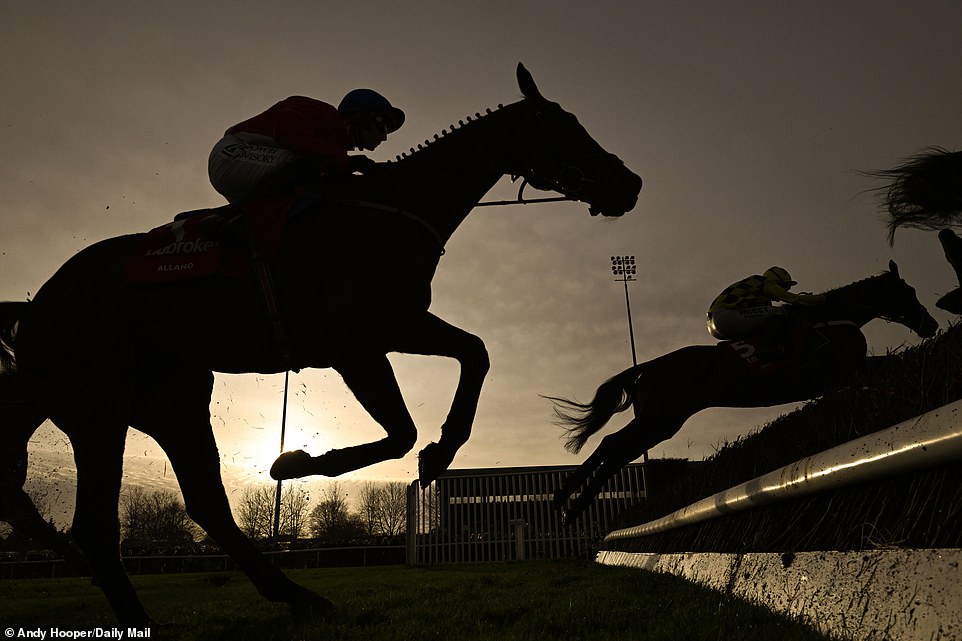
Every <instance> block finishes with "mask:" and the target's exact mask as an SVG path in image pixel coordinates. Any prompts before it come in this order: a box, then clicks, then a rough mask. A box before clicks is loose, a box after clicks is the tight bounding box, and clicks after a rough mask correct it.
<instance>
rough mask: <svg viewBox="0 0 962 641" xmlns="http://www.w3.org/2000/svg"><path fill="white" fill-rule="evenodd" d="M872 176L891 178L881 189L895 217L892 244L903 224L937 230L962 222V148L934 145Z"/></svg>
mask: <svg viewBox="0 0 962 641" xmlns="http://www.w3.org/2000/svg"><path fill="white" fill-rule="evenodd" d="M870 175H873V176H875V177H877V178H882V179H885V180H888V181H889V184H888V186H887V187H882V188H880V191H882V192H883V196H882V204H883V206H884V207H885V208H886V209H887V210H888V212H889V215H890V216H891V218H890V220H889V224H888V228H889V244H894V242H895V232H896V230H897V229H898V228H899V227H907V228H914V229H929V230H934V229H941V228H943V227H950V226H953V225H958V224H959V223H960V222H962V220H960V218H962V151H947V150H946V149H943V148H941V147H931V148H929V149H926V150H925V151H923V152H922V153H920V154H918V155H916V156H913V157H911V158H908V159H906V161H905V162H904V163H902V164H901V165H899V166H898V167H895V168H894V169H888V170H885V171H877V172H870Z"/></svg>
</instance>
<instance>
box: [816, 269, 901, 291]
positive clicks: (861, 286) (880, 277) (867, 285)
mask: <svg viewBox="0 0 962 641" xmlns="http://www.w3.org/2000/svg"><path fill="white" fill-rule="evenodd" d="M893 276H894V274H892V272H891V271H889V270H885V271H882V272H880V273H878V274H873V275H871V276H867V277H865V278H863V279H861V280H857V281H855V282H854V283H849V284H847V285H840V286H839V287H834V288H832V289H827V290H825V291H824V292H822V294H823V295H825V296H838V295H839V294H842V295H844V294H851V293H862V291H863V290H865V291H868V292H870V293H871V292H874V291H875V290H877V289H878V288H879V286H880V285H881V284H882V283H883V282H884V280H885V279H886V278H891V277H893ZM896 278H898V277H897V276H896Z"/></svg>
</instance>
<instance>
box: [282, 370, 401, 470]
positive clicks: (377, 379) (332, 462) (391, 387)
mask: <svg viewBox="0 0 962 641" xmlns="http://www.w3.org/2000/svg"><path fill="white" fill-rule="evenodd" d="M335 369H337V371H338V373H339V374H340V375H341V377H342V378H343V379H344V383H345V384H346V385H347V386H348V387H349V388H350V390H351V391H352V392H353V393H354V396H355V397H356V398H357V400H358V402H359V403H360V404H361V405H362V406H363V407H364V409H365V410H367V412H368V414H370V415H371V417H372V418H373V419H374V420H375V421H377V422H378V424H380V425H381V427H383V428H384V430H385V431H386V432H387V436H386V437H385V438H383V439H381V440H379V441H374V442H373V443H364V444H362V445H354V446H352V447H345V448H342V449H336V450H331V451H329V452H327V453H326V454H322V455H320V456H315V457H311V456H309V455H308V454H306V453H305V452H300V451H299V452H285V453H284V454H282V455H281V456H280V457H278V459H277V460H276V461H275V462H274V465H272V466H271V476H273V477H274V478H275V479H287V478H299V477H302V476H308V475H311V474H321V475H324V476H338V475H340V474H344V473H345V472H350V471H352V470H357V469H360V468H362V467H367V466H368V465H373V464H374V463H379V462H381V461H386V460H388V459H395V458H401V457H402V456H404V455H405V454H407V453H408V452H410V451H411V448H412V447H414V443H415V442H416V441H417V428H416V427H415V425H414V419H412V418H411V414H410V413H409V412H408V410H407V407H406V406H405V404H404V398H403V396H402V395H401V389H400V388H399V387H398V384H397V379H396V378H395V377H394V370H393V369H392V368H391V363H390V361H388V359H387V356H384V355H383V354H382V355H377V356H368V355H359V356H352V357H351V358H349V359H346V360H345V361H344V362H340V363H338V364H336V366H335Z"/></svg>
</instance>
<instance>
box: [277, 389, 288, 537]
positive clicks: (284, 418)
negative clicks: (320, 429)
mask: <svg viewBox="0 0 962 641" xmlns="http://www.w3.org/2000/svg"><path fill="white" fill-rule="evenodd" d="M290 376H291V372H290V371H289V370H288V371H286V372H284V409H283V410H282V411H281V454H283V453H284V432H286V431H287V387H288V383H289V382H290ZM281 483H282V481H281V480H279V479H278V481H277V491H276V492H275V494H274V537H273V538H274V542H275V543H277V542H278V541H279V540H280V533H281Z"/></svg>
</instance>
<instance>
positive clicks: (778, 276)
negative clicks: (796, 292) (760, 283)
mask: <svg viewBox="0 0 962 641" xmlns="http://www.w3.org/2000/svg"><path fill="white" fill-rule="evenodd" d="M763 276H765V278H767V279H769V280H773V281H775V282H776V283H778V284H779V285H781V286H782V287H785V288H786V289H787V288H789V287H791V286H792V285H798V283H797V282H795V281H794V280H792V276H791V274H789V273H788V270H786V269H784V268H783V267H771V268H769V269H767V270H765V273H764V274H763Z"/></svg>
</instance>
